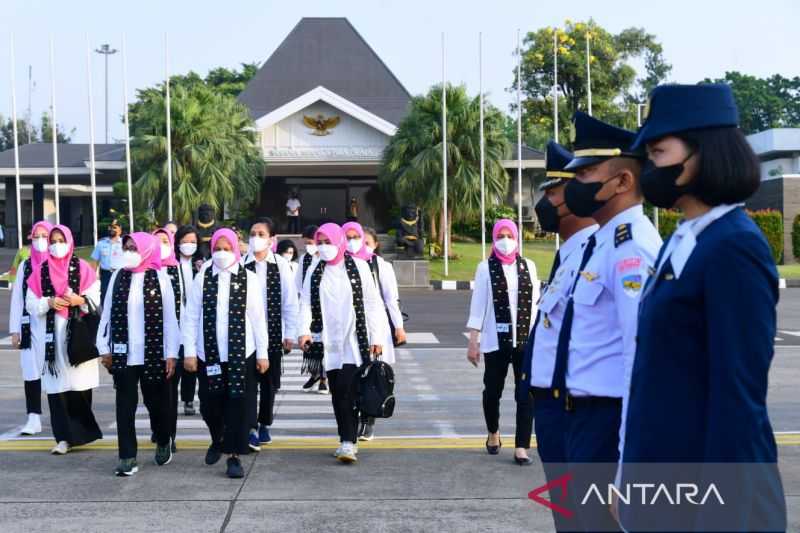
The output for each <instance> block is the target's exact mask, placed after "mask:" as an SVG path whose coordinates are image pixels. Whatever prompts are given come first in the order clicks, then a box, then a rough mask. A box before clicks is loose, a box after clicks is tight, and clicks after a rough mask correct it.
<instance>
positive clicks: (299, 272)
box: [294, 252, 316, 295]
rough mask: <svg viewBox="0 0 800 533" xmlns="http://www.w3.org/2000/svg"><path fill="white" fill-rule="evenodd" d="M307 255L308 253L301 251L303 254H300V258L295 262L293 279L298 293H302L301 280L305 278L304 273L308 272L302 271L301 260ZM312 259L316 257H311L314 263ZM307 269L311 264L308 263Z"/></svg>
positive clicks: (312, 262) (309, 268)
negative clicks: (295, 268)
mask: <svg viewBox="0 0 800 533" xmlns="http://www.w3.org/2000/svg"><path fill="white" fill-rule="evenodd" d="M307 255H308V254H307V253H305V252H303V255H301V256H300V260H299V261H298V262H297V271H296V272H295V273H294V280H295V283H296V284H297V294H298V295H299V294H302V293H303V282H304V281H305V279H306V276H305V274H308V271H306V273H305V274H304V273H303V261H304V260H305V258H306V256H307ZM314 259H316V257H313V258H312V259H311V264H312V265H313V264H314ZM308 270H311V265H309V267H308Z"/></svg>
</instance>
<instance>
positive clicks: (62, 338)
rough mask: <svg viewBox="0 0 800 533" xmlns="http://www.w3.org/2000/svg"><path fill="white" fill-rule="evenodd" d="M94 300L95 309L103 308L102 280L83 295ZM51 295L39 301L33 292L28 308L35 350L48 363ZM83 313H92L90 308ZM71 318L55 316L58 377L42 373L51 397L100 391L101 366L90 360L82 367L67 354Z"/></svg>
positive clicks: (43, 384)
mask: <svg viewBox="0 0 800 533" xmlns="http://www.w3.org/2000/svg"><path fill="white" fill-rule="evenodd" d="M81 296H83V297H84V298H86V299H88V300H91V301H92V303H93V304H94V305H95V306H99V305H100V280H99V279H98V280H95V282H94V283H93V284H92V285H91V286H90V287H89V288H88V289H87V290H86V291H85V292H84V293H83V294H82V295H81ZM48 299H49V298H48V297H47V296H43V297H41V298H39V297H38V296H36V294H34V292H33V291H30V290H29V291H28V296H27V297H26V299H25V306H26V307H27V309H28V313H30V316H31V349H32V350H33V351H34V353H35V354H36V357H37V358H41V359H42V361H44V353H45V343H46V335H47V311H48V310H49V309H50V307H49V305H48V303H47V301H48ZM81 310H82V311H84V312H87V311H88V308H87V306H85V305H84V306H81ZM68 322H69V320H68V319H66V318H64V317H63V316H61V315H60V314H58V313H56V316H55V328H54V331H53V333H54V335H55V343H56V344H55V348H56V354H55V355H56V358H55V362H56V369H57V374H56V375H55V376H53V375H52V374H50V372H48V371H47V370H46V369H45V370H44V372H43V373H42V388H43V389H44V391H45V392H46V393H47V394H57V393H60V392H66V391H71V390H74V391H84V390H89V389H94V388H97V387H98V386H99V385H100V367H99V362H98V360H97V359H92V360H90V361H86V362H85V363H82V364H80V365H78V366H72V365H71V364H70V363H69V355H68V354H67V323H68Z"/></svg>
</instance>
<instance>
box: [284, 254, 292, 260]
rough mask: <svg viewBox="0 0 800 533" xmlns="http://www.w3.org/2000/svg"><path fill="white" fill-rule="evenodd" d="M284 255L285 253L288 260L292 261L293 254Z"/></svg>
mask: <svg viewBox="0 0 800 533" xmlns="http://www.w3.org/2000/svg"><path fill="white" fill-rule="evenodd" d="M282 255H283V258H284V259H286V260H287V261H291V260H292V254H282Z"/></svg>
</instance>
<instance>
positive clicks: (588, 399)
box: [564, 394, 622, 411]
mask: <svg viewBox="0 0 800 533" xmlns="http://www.w3.org/2000/svg"><path fill="white" fill-rule="evenodd" d="M588 407H620V408H621V407H622V398H612V397H610V396H573V395H572V394H567V398H566V401H565V402H564V410H566V411H574V410H575V409H586V408H588Z"/></svg>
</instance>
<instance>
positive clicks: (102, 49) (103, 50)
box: [95, 44, 117, 144]
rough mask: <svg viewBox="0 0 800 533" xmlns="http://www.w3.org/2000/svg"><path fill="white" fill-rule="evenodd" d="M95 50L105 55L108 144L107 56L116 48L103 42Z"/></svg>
mask: <svg viewBox="0 0 800 533" xmlns="http://www.w3.org/2000/svg"><path fill="white" fill-rule="evenodd" d="M95 52H97V53H98V54H102V55H103V56H105V60H106V144H108V56H110V55H112V54H116V53H117V50H116V48H111V45H108V44H104V45H101V46H100V48H98V49H96V50H95Z"/></svg>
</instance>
